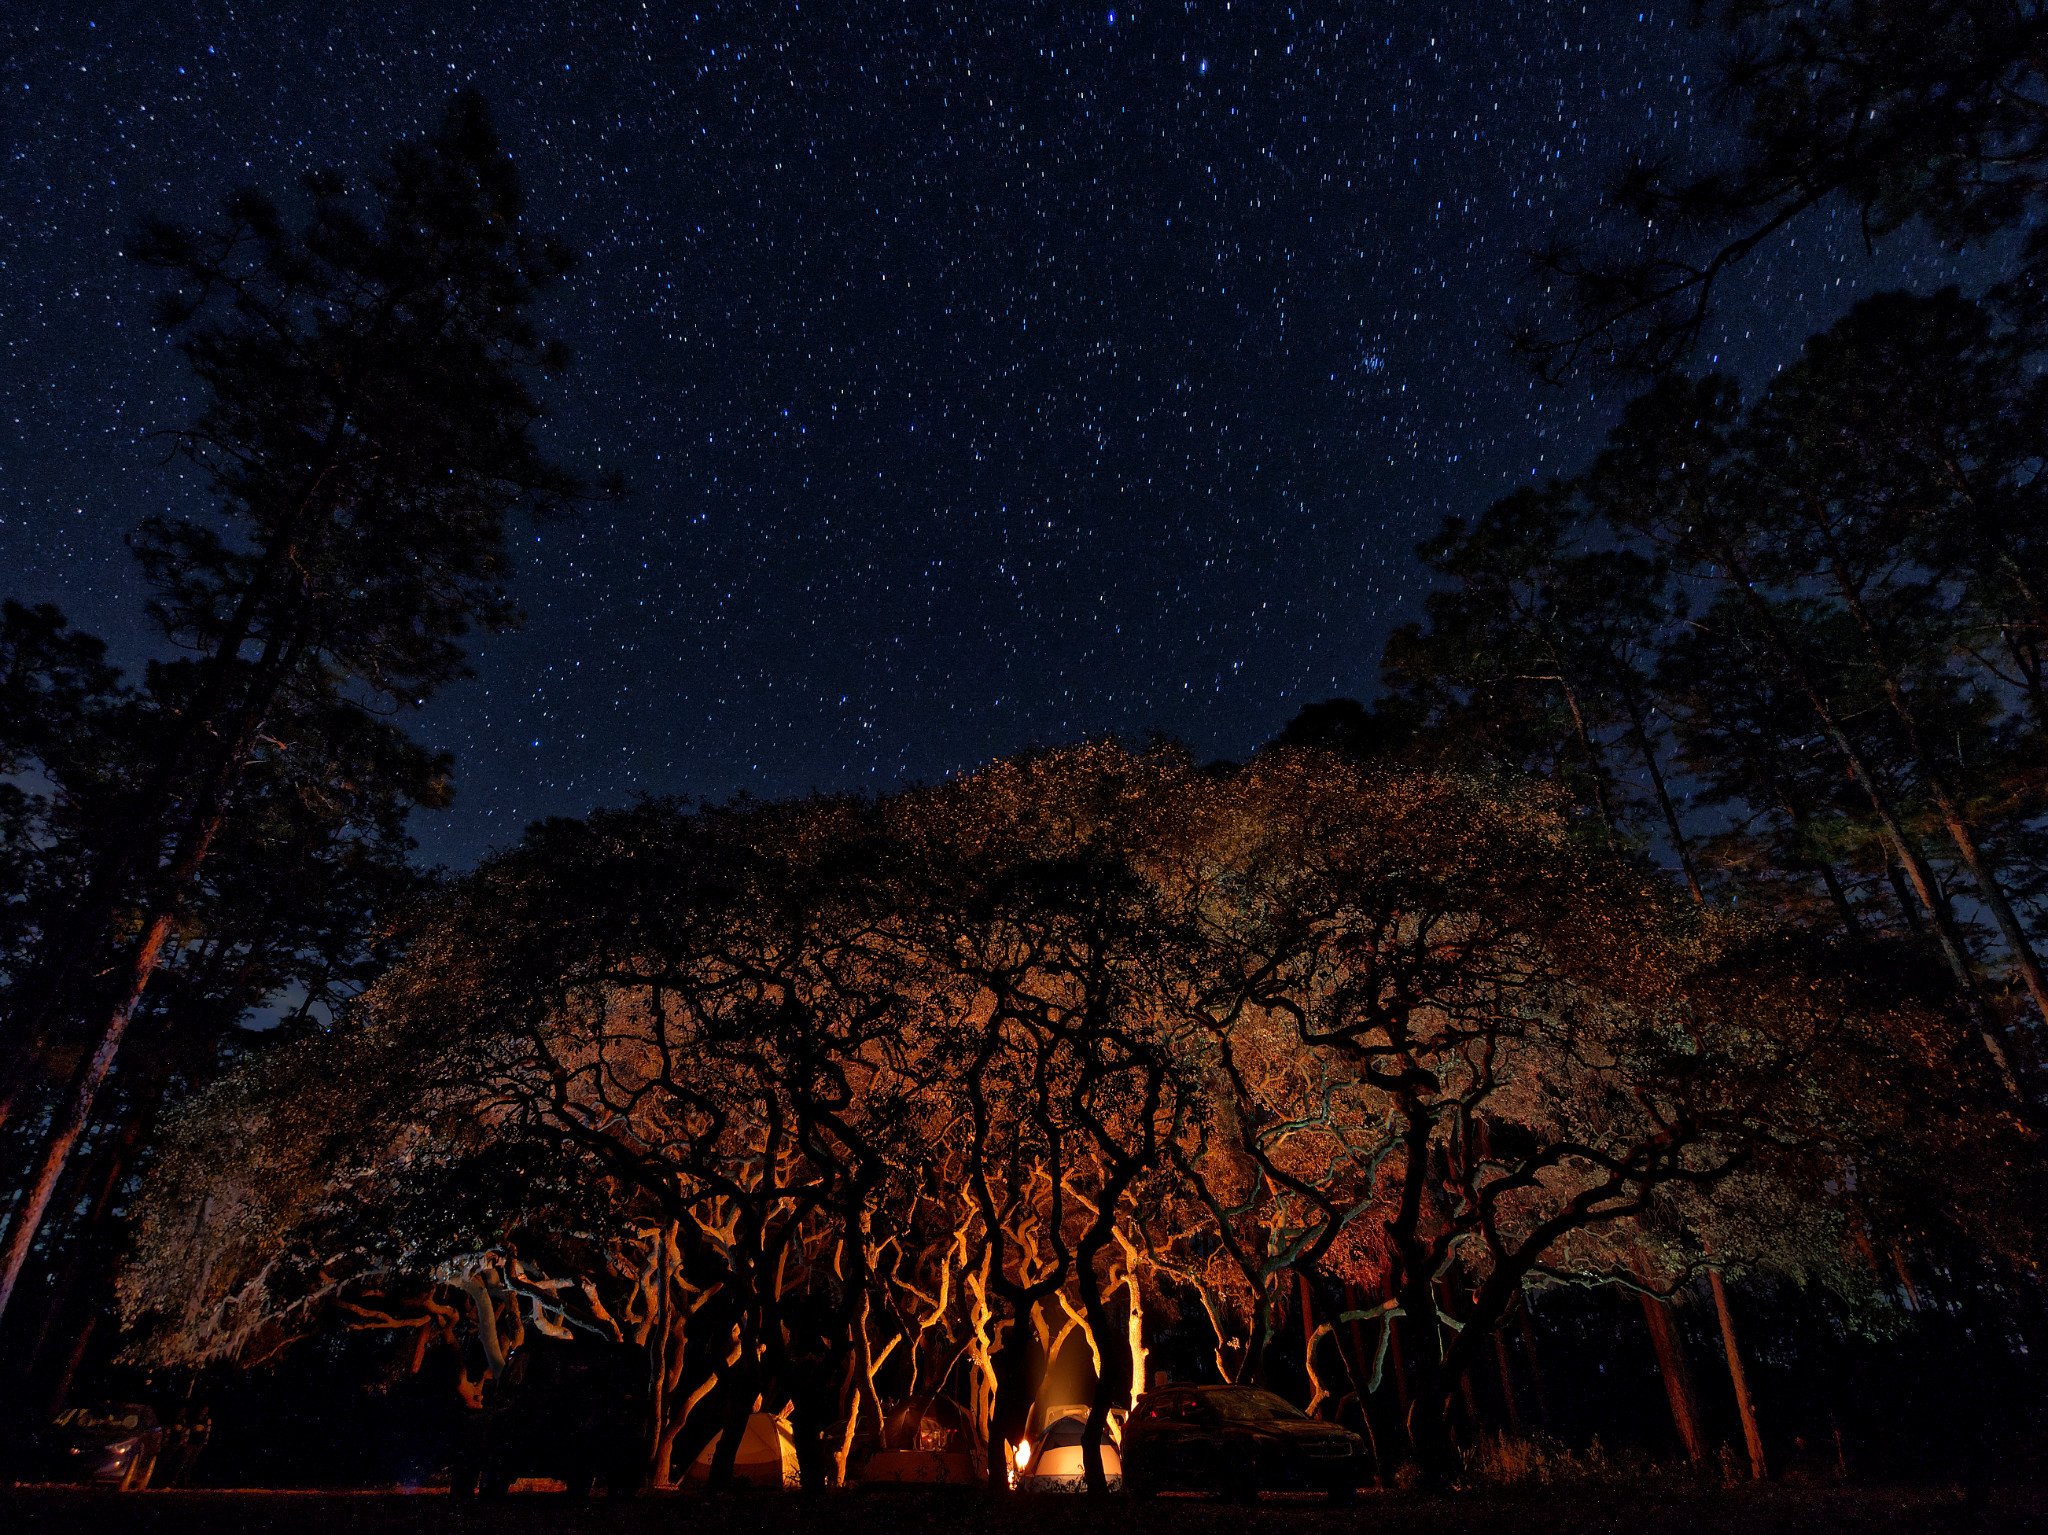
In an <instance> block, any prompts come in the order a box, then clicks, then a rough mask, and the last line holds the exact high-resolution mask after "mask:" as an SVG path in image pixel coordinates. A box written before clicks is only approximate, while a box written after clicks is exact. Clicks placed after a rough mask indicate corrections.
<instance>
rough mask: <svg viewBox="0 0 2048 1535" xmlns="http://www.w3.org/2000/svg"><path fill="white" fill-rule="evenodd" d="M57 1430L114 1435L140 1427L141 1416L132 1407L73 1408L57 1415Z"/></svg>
mask: <svg viewBox="0 0 2048 1535" xmlns="http://www.w3.org/2000/svg"><path fill="white" fill-rule="evenodd" d="M57 1426H58V1427H59V1428H77V1429H84V1430H85V1431H86V1432H88V1433H116V1432H119V1431H121V1430H124V1429H131V1428H139V1427H141V1426H142V1414H141V1412H140V1411H139V1410H138V1409H136V1408H133V1407H73V1408H71V1409H70V1410H69V1411H67V1412H64V1413H61V1414H59V1416H58V1418H57Z"/></svg>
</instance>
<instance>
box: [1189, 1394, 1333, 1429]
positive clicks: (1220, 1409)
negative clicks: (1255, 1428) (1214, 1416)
mask: <svg viewBox="0 0 2048 1535" xmlns="http://www.w3.org/2000/svg"><path fill="white" fill-rule="evenodd" d="M1206 1395H1207V1397H1208V1399H1209V1405H1210V1406H1211V1407H1214V1408H1215V1409H1216V1411H1217V1413H1218V1414H1219V1415H1220V1416H1222V1417H1224V1418H1227V1419H1229V1420H1230V1421H1231V1422H1232V1423H1263V1422H1268V1421H1270V1420H1271V1419H1274V1418H1289V1419H1294V1418H1301V1419H1306V1418H1307V1417H1308V1414H1307V1413H1305V1412H1303V1411H1302V1410H1301V1409H1300V1408H1298V1407H1296V1406H1295V1405H1294V1404H1293V1403H1292V1402H1285V1401H1282V1400H1281V1399H1280V1398H1279V1397H1277V1396H1275V1395H1273V1393H1272V1392H1270V1391H1253V1390H1250V1389H1249V1388H1247V1387H1242V1386H1240V1387H1236V1388H1234V1389H1232V1390H1229V1391H1211V1392H1208V1393H1206Z"/></svg>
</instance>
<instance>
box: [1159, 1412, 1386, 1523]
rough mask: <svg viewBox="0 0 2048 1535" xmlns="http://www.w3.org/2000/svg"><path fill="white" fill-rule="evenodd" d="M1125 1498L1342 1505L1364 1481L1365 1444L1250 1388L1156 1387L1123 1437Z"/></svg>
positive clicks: (1344, 1432)
mask: <svg viewBox="0 0 2048 1535" xmlns="http://www.w3.org/2000/svg"><path fill="white" fill-rule="evenodd" d="M1122 1449H1123V1472H1124V1490H1125V1491H1126V1492H1129V1493H1131V1494H1133V1495H1134V1496H1136V1497H1141V1498H1142V1497H1150V1496H1152V1495H1153V1494H1154V1493H1157V1492H1160V1491H1162V1490H1164V1489H1167V1488H1177V1489H1187V1490H1194V1491H1202V1492H1212V1493H1215V1494H1217V1495H1219V1496H1221V1497H1225V1498H1230V1499H1233V1500H1248V1499H1252V1498H1256V1497H1257V1496H1258V1495H1259V1494H1260V1493H1261V1492H1277V1491H1286V1490H1301V1489H1308V1490H1314V1491H1320V1492H1323V1493H1325V1494H1327V1495H1328V1496H1329V1497H1330V1499H1331V1500H1332V1501H1333V1502H1344V1501H1348V1500H1349V1499H1350V1498H1351V1497H1352V1496H1353V1494H1354V1493H1355V1492H1356V1491H1357V1489H1358V1484H1359V1483H1360V1481H1362V1480H1363V1479H1364V1477H1365V1472H1366V1466H1367V1462H1366V1456H1365V1441H1364V1440H1362V1439H1360V1438H1359V1437H1358V1435H1356V1434H1354V1433H1351V1432H1350V1431H1349V1430H1347V1429H1342V1428H1339V1427H1338V1426H1337V1425H1336V1424H1334V1423H1324V1422H1321V1421H1320V1420H1318V1419H1315V1418H1311V1417H1310V1416H1309V1415H1308V1414H1307V1413H1305V1412H1303V1411H1302V1410H1301V1409H1300V1408H1298V1407H1296V1406H1294V1405H1293V1404H1292V1403H1291V1402H1288V1401H1286V1400H1285V1399H1283V1398H1281V1397H1278V1396H1275V1395H1274V1394H1273V1393H1272V1392H1270V1391H1261V1390H1258V1389H1256V1388H1254V1387H1251V1386H1157V1387H1154V1388H1153V1389H1152V1390H1150V1391H1148V1392H1146V1393H1145V1395H1144V1396H1142V1397H1140V1398H1139V1399H1138V1405H1137V1407H1136V1408H1135V1409H1133V1410H1132V1413H1131V1418H1130V1422H1129V1423H1127V1424H1126V1425H1125V1426H1124V1436H1123V1446H1122Z"/></svg>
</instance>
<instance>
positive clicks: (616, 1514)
mask: <svg viewBox="0 0 2048 1535" xmlns="http://www.w3.org/2000/svg"><path fill="white" fill-rule="evenodd" d="M1247 1526H1252V1527H1255V1528H1256V1529H1257V1530H1258V1531H1260V1532H1262V1535H1263V1532H1267V1531H1270V1532H1272V1535H1340V1532H1341V1535H1350V1532H1354V1531H1355V1532H1358V1535H1466V1532H1479V1531H1484V1532H1486V1535H1539V1532H1541V1535H1551V1532H1566V1535H1636V1532H1638V1531H1644V1532H1655V1535H1723V1532H1728V1535H1793V1532H1799V1535H1806V1532H1816V1535H1818V1532H1830V1535H1832V1532H1836V1531H1840V1532H1844V1535H1848V1532H1852V1531H1853V1532H1864V1531H1868V1532H1873V1535H1889V1532H1892V1531H1901V1532H1903V1531H1913V1532H1920V1531H1928V1532H1932V1535H1945V1532H1949V1531H1955V1532H1958V1535H1960V1532H1965V1531H2006V1530H2042V1531H2048V1488H2043V1487H2024V1488H2012V1487H2007V1488H2000V1489H1998V1490H1996V1491H1994V1492H1993V1493H1991V1494H1990V1495H1989V1497H1988V1498H1987V1499H1986V1500H1985V1502H1984V1504H1983V1505H1982V1506H1981V1507H1971V1506H1969V1505H1967V1504H1966V1503H1965V1502H1964V1501H1963V1499H1962V1498H1961V1496H1960V1495H1959V1494H1958V1493H1956V1492H1954V1491H1952V1490H1941V1489H1929V1488H1918V1487H1915V1488H1884V1487H1846V1488H1845V1487H1834V1488H1820V1487H1765V1488H1742V1489H1738V1490H1734V1491H1720V1490H1709V1491H1701V1490H1696V1489H1689V1488H1683V1487H1677V1486H1664V1487H1650V1488H1644V1487H1630V1488H1608V1487H1601V1488H1590V1489H1589V1488H1584V1487H1576V1488H1534V1489H1529V1490H1514V1491H1494V1492H1473V1493H1463V1494H1459V1495H1456V1496H1452V1497H1425V1496H1422V1495H1420V1494H1407V1493H1371V1494H1365V1495H1362V1496H1361V1497H1360V1498H1359V1500H1358V1502H1357V1504H1356V1505H1355V1506H1353V1507H1351V1508H1344V1509H1336V1508H1329V1507H1326V1506H1325V1505H1323V1504H1321V1503H1319V1502H1307V1501H1292V1500H1277V1499H1266V1500H1264V1501H1262V1502H1261V1503H1260V1504H1259V1505H1258V1507H1257V1509H1256V1510H1253V1509H1245V1508H1235V1507H1228V1506H1224V1505H1221V1504H1217V1503H1211V1502H1203V1501H1196V1500H1193V1499H1185V1498H1162V1499H1159V1500H1157V1501H1156V1502H1153V1503H1150V1504H1137V1503H1133V1502H1131V1501H1130V1500H1129V1499H1126V1498H1122V1497H1115V1498H1111V1499H1110V1500H1108V1501H1107V1502H1105V1503H1102V1504H1100V1505H1094V1504H1091V1503H1090V1502H1089V1501H1088V1500H1087V1499H1085V1498H1079V1497H1072V1498H1068V1497H1012V1498H1003V1499H998V1500H991V1499H989V1498H986V1497H984V1496H982V1495H980V1494H977V1493H965V1492H963V1493H946V1492H939V1491H931V1492H913V1491H905V1490H901V1489H888V1490H875V1491H869V1492H850V1493H842V1494H834V1495H831V1496H827V1497H819V1498H804V1497H800V1496H798V1495H795V1494H788V1495H776V1494H770V1493H758V1494H752V1495H748V1494H743V1493H736V1494H730V1495H728V1496H726V1497H723V1498H716V1499H712V1498H702V1497H689V1496H670V1497H653V1498H645V1499H640V1500H636V1501H632V1502H611V1501H607V1500H600V1501H596V1502H589V1503H573V1502H569V1501H567V1500H565V1499H563V1498H560V1497H549V1496H544V1495H542V1496H520V1497H513V1498H510V1499H508V1500H506V1501H505V1502H503V1503H497V1504H486V1505H481V1506H480V1505H477V1504H475V1503H451V1502H450V1501H449V1500H448V1499H447V1498H445V1497H442V1496H436V1495H432V1494H422V1495H415V1496H407V1495H403V1494H380V1493H353V1494H351V1493H278V1492H246V1493H234V1492H228V1493H222V1492H151V1493H141V1494H129V1495H125V1496H124V1495H122V1494H118V1493H103V1492H88V1491H81V1490H72V1489H28V1488H17V1489H13V1490H0V1530H4V1531H6V1532H7V1535H91V1532H96V1531H100V1530H116V1531H121V1532H123V1535H128V1532H133V1535H188V1532H189V1535H270V1532H277V1535H329V1532H332V1535H411V1532H414V1531H433V1532H436V1535H440V1532H444V1531H445V1532H450V1535H470V1532H476V1535H500V1532H503V1535H557V1532H559V1535H642V1532H646V1535H656V1532H659V1535H869V1532H873V1535H927V1532H929V1535H941V1532H944V1535H962V1532H969V1531H971V1532H975V1535H980V1532H983V1531H989V1532H996V1535H1009V1532H1015V1535H1080V1532H1083V1531H1095V1530H1100V1529H1103V1528H1105V1527H1108V1528H1111V1529H1114V1530H1116V1531H1117V1532H1118V1535H1154V1532H1157V1535H1244V1532H1245V1530H1246V1527H1247Z"/></svg>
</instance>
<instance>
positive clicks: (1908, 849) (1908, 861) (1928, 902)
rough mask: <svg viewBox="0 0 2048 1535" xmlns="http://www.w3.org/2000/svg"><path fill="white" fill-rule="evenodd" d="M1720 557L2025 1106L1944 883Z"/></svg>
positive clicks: (1784, 643) (1745, 583)
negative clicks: (1894, 860) (1860, 801)
mask: <svg viewBox="0 0 2048 1535" xmlns="http://www.w3.org/2000/svg"><path fill="white" fill-rule="evenodd" d="M1718 553H1719V558H1720V560H1721V563H1722V566H1723V568H1724V569H1725V570H1726V571H1727V573H1728V575H1729V576H1730V577H1731V578H1732V580H1733V581H1734V584H1735V587H1736V589H1737V590H1738V591H1740V592H1741V593H1742V594H1743V595H1744V597H1745V599H1746V600H1747V602H1748V604H1749V606H1750V609H1751V611H1752V612H1753V613H1754V615H1755V616H1756V618H1757V620H1758V622H1759V623H1761V624H1762V625H1763V628H1764V632H1765V634H1766V635H1767V636H1768V637H1769V639H1770V641H1771V645H1772V647H1773V648H1774V649H1775V650H1776V652H1777V655H1778V659H1779V661H1780V662H1781V663H1782V664H1783V665H1784V666H1785V668H1786V670H1787V671H1788V672H1790V673H1791V675H1792V678H1793V680H1794V682H1796V683H1797V685H1798V687H1799V691H1800V693H1801V694H1802V695H1803V696H1804V697H1805V699H1806V702H1807V706H1808V707H1809V708H1811V709H1812V710H1813V712H1814V717H1815V719H1816V720H1818V721H1819V723H1820V726H1821V729H1822V730H1823V732H1824V733H1825V734H1826V735H1827V737H1828V739H1829V740H1830V741H1832V742H1833V743H1834V746H1835V749H1836V750H1837V751H1839V752H1840V753H1841V754H1842V760H1843V761H1844V763H1846V764H1847V766H1848V768H1849V770H1850V772H1851V773H1853V774H1854V775H1855V778H1856V781H1857V782H1858V783H1859V784H1861V785H1862V786H1863V792H1864V795H1865V797H1866V798H1867V799H1868V800H1869V802H1870V808H1871V810H1872V811H1873V812H1875V814H1876V815H1877V818H1878V822H1879V824H1880V825H1882V826H1883V827H1884V830H1885V835H1886V837H1887V838H1888V839H1889V841H1890V843H1891V846H1892V850H1893V852H1894V853H1896V854H1897V855H1898V859H1899V864H1900V866H1901V868H1902V869H1903V870H1904V872H1905V875H1906V879H1907V880H1908V882H1909V883H1910V884H1911V886H1912V889H1913V894H1914V895H1915V897H1917V898H1918V900H1919V902H1920V904H1921V906H1922V907H1923V908H1924V909H1925V910H1926V912H1927V914H1928V917H1929V919H1930V921H1931V922H1932V923H1933V925H1934V930H1935V934H1936V937H1937V940H1938V942H1939V944H1940V947H1941V952H1942V957H1943V958H1944V959H1946V960H1947V961H1948V967H1949V971H1950V973H1951V974H1952V975H1953V976H1954V977H1955V981H1956V986H1957V988H1958V990H1959V992H1960V994H1961V995H1962V997H1963V999H1964V1000H1965V1001H1966V1002H1967V1003H1968V1004H1969V1006H1970V1008H1971V1011H1972V1012H1973V1014H1974V1015H1975V1018H1976V1023H1977V1033H1978V1038H1979V1040H1980V1042H1981V1043H1982V1044H1983V1046H1984V1051H1985V1055H1986V1056H1987V1057H1988V1058H1989V1060H1990V1062H1991V1065H1992V1069H1993V1070H1994V1071H1996V1072H1997V1073H1998V1076H1999V1079H2000V1081H2001V1082H2003V1084H2004V1085H2005V1088H2006V1090H2007V1092H2009V1093H2010V1094H2011V1095H2012V1096H2013V1097H2014V1098H2018V1099H2021V1100H2023V1101H2024V1099H2025V1097H2026V1094H2025V1093H2024V1092H2023V1091H2022V1089H2021V1087H2020V1082H2019V1076H2018V1073H2017V1072H2016V1071H2015V1070H2014V1068H2013V1064H2012V1058H2011V1056H2010V1055H2009V1054H2008V1053H2007V1051H2006V1048H2005V1043H2004V1041H2003V1040H2001V1039H2000V1038H1999V1034H2000V1032H2001V1031H2000V1027H1999V1025H1998V1023H1997V1022H1996V1020H1994V1019H1993V1017H1992V1016H1991V1012H1990V1010H1989V1008H1988V1007H1987V1006H1986V1005H1985V1002H1984V996H1983V992H1982V989H1981V988H1980V987H1979V986H1978V984H1977V977H1976V972H1975V969H1974V967H1973V966H1972V964H1971V961H1970V951H1969V946H1968V945H1967V944H1966V943H1965V942H1964V941H1963V936H1962V933H1961V932H1960V930H1958V928H1957V927H1956V924H1955V919H1954V916H1953V914H1952V913H1951V912H1950V911H1949V910H1948V903H1947V902H1946V901H1945V900H1943V899H1942V896H1941V887H1940V884H1939V882H1938V881H1937V880H1936V879H1935V877H1934V870H1933V868H1932V866H1931V865H1929V863H1928V862H1927V858H1926V855H1925V854H1924V853H1923V852H1921V850H1920V845H1919V843H1918V842H1917V841H1916V840H1914V838H1913V835H1912V833H1911V832H1910V831H1908V830H1907V829H1906V826H1905V823H1904V822H1903V821H1902V820H1901V818H1900V816H1899V814H1898V811H1897V809H1896V808H1895V807H1894V806H1893V805H1892V802H1891V796H1890V795H1889V794H1887V793H1886V792H1885V790H1884V786H1883V785H1882V783H1881V782H1880V781H1879V780H1878V778H1877V776H1876V774H1875V773H1873V772H1872V771H1871V767H1870V764H1869V762H1868V761H1867V760H1866V759H1865V758H1864V755H1863V752H1862V750H1861V749H1860V748H1859V747H1858V746H1857V745H1856V743H1855V741H1854V740H1853V739H1851V738H1850V735H1849V733H1848V731H1847V730H1846V729H1844V728H1843V726H1842V723H1841V721H1840V720H1838V719H1837V718H1836V717H1835V712H1834V709H1833V708H1832V707H1831V706H1830V705H1829V703H1828V701H1827V699H1826V697H1825V696H1824V695H1823V694H1822V693H1821V691H1820V688H1819V686H1818V685H1817V684H1816V683H1815V682H1814V680H1813V679H1812V677H1811V676H1809V675H1808V674H1807V671H1806V668H1805V667H1804V666H1803V665H1802V664H1800V660H1799V656H1798V653H1797V651H1796V650H1795V649H1794V648H1793V646H1792V645H1791V643H1790V642H1789V641H1788V640H1787V638H1786V636H1785V633H1784V631H1783V629H1782V628H1781V627H1780V626H1779V623H1778V619H1777V615H1776V614H1774V613H1773V612H1772V611H1771V609H1770V604H1769V603H1767V602H1766V601H1765V600H1764V599H1763V597H1762V596H1761V595H1760V594H1759V593H1758V592H1757V590H1756V588H1755V584H1754V582H1753V581H1752V580H1751V579H1750V575H1749V572H1748V570H1747V569H1746V568H1745V567H1744V566H1743V564H1742V562H1741V560H1740V558H1739V557H1738V556H1737V555H1736V554H1735V553H1734V551H1733V550H1732V549H1730V548H1728V547H1727V546H1726V545H1723V546H1722V548H1721V549H1720V551H1718Z"/></svg>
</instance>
